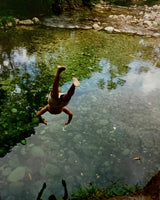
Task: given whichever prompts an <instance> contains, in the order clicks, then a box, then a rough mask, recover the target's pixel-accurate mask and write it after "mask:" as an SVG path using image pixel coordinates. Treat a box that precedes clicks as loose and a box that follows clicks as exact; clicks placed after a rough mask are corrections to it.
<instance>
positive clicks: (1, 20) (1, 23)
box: [0, 16, 16, 28]
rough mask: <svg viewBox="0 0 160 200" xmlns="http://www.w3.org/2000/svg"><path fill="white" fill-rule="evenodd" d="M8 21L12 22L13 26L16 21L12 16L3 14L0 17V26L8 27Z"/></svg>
mask: <svg viewBox="0 0 160 200" xmlns="http://www.w3.org/2000/svg"><path fill="white" fill-rule="evenodd" d="M10 22H11V23H12V25H13V26H15V25H16V21H15V19H14V17H12V16H4V17H2V18H0V26H2V27H4V28H6V27H8V26H9V23H10Z"/></svg>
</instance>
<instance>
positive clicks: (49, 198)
mask: <svg viewBox="0 0 160 200" xmlns="http://www.w3.org/2000/svg"><path fill="white" fill-rule="evenodd" d="M62 185H63V187H64V197H63V200H67V199H68V191H67V185H66V182H65V180H63V179H62ZM46 187H47V185H46V183H43V186H42V189H41V190H40V192H39V194H38V197H37V200H41V196H42V194H43V191H44V190H45V189H46ZM48 200H57V199H56V197H55V195H54V194H52V195H50V196H49V197H48Z"/></svg>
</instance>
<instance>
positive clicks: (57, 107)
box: [36, 66, 80, 125]
mask: <svg viewBox="0 0 160 200" xmlns="http://www.w3.org/2000/svg"><path fill="white" fill-rule="evenodd" d="M64 70H66V67H65V66H58V67H57V73H56V77H55V79H54V82H53V88H52V91H51V92H50V94H49V97H48V104H47V105H46V106H45V107H44V108H42V109H41V110H40V111H39V112H37V114H36V115H37V117H38V118H39V119H40V122H42V123H44V124H45V125H47V122H46V121H45V120H44V119H43V118H42V116H41V115H42V114H44V113H45V112H46V111H48V112H50V113H51V114H59V113H61V112H62V111H63V112H64V113H66V114H68V121H67V122H66V123H65V125H67V124H69V123H70V122H71V120H72V117H73V114H72V112H71V111H70V110H69V109H68V108H66V107H65V106H66V105H68V103H69V101H70V99H71V97H72V96H73V94H74V92H75V87H79V86H80V82H79V81H78V79H77V78H73V83H72V85H71V87H70V89H69V90H68V92H67V94H62V93H59V90H58V87H59V80H60V73H61V72H62V71H64Z"/></svg>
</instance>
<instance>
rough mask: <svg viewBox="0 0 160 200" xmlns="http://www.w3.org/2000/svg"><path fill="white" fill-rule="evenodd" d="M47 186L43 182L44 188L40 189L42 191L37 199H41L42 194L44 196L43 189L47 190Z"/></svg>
mask: <svg viewBox="0 0 160 200" xmlns="http://www.w3.org/2000/svg"><path fill="white" fill-rule="evenodd" d="M45 188H46V183H43V187H42V189H41V190H40V192H39V194H38V197H37V200H41V196H42V194H43V191H44V190H45Z"/></svg>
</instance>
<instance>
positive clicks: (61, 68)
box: [57, 66, 66, 73]
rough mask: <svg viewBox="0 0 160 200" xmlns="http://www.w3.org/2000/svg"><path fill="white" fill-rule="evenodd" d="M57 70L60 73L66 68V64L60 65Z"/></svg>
mask: <svg viewBox="0 0 160 200" xmlns="http://www.w3.org/2000/svg"><path fill="white" fill-rule="evenodd" d="M57 70H58V72H59V73H61V72H62V71H64V70H66V66H58V67H57Z"/></svg>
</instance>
